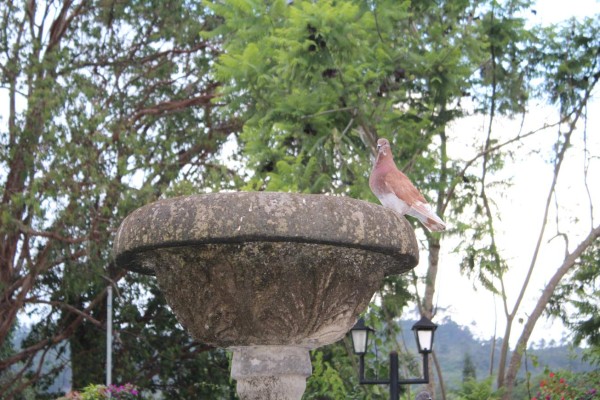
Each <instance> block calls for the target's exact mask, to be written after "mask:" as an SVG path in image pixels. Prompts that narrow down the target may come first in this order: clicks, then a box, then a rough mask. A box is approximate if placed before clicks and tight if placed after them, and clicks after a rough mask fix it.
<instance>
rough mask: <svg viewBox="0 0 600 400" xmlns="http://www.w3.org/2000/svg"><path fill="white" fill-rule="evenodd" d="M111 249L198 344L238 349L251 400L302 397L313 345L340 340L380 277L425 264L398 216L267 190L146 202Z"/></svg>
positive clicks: (243, 392) (343, 200)
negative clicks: (153, 283)
mask: <svg viewBox="0 0 600 400" xmlns="http://www.w3.org/2000/svg"><path fill="white" fill-rule="evenodd" d="M114 253H115V259H116V263H117V265H118V266H120V267H123V268H127V269H130V270H132V271H135V272H140V273H146V274H151V275H156V278H157V280H158V284H159V286H160V288H161V290H162V291H163V292H164V294H165V298H166V299H167V302H168V303H169V305H170V307H171V308H172V309H173V312H174V313H175V314H176V315H177V319H178V320H179V322H181V324H182V325H183V326H184V327H185V328H186V329H187V330H188V331H189V332H190V334H191V335H192V336H193V337H194V338H195V339H197V340H199V341H201V342H203V343H206V344H210V345H213V346H217V347H224V348H231V349H233V352H234V356H233V366H232V377H233V378H234V379H236V380H238V392H239V394H240V397H241V398H242V399H244V400H253V399H282V400H283V399H286V400H287V399H290V400H291V399H300V397H301V396H302V393H303V391H304V388H305V385H306V377H308V376H309V375H310V373H311V366H310V359H309V356H308V350H309V349H314V348H317V347H320V346H324V345H327V344H330V343H333V342H335V341H337V340H339V339H341V338H342V337H343V336H344V335H345V334H346V332H347V331H348V330H349V329H350V328H351V327H352V326H353V325H354V323H355V322H356V319H357V317H358V315H359V314H360V313H361V312H362V311H364V309H365V308H366V307H367V305H368V304H369V301H370V299H371V297H372V296H373V293H375V291H376V290H377V289H378V288H379V287H380V285H381V282H382V281H383V279H384V277H385V276H387V275H392V274H400V273H404V272H406V271H408V270H410V269H412V268H414V266H416V265H417V262H418V247H417V242H416V238H415V235H414V232H413V230H412V228H411V226H410V225H409V224H408V222H407V221H406V220H405V219H404V217H402V216H400V215H398V214H397V213H395V212H393V211H392V210H389V209H386V208H383V207H381V206H377V205H375V204H371V203H367V202H364V201H359V200H354V199H350V198H347V197H340V196H323V195H300V194H291V193H267V192H260V193H214V194H208V195H198V196H186V197H178V198H173V199H168V200H161V201H158V202H156V203H152V204H148V205H147V206H144V207H142V208H139V209H137V210H135V211H134V212H133V213H131V214H130V215H129V216H128V217H127V218H126V219H125V220H124V221H123V223H122V224H121V226H120V228H119V231H118V232H117V236H116V239H115V245H114Z"/></svg>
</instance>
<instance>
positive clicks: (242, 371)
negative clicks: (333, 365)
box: [231, 346, 312, 400]
mask: <svg viewBox="0 0 600 400" xmlns="http://www.w3.org/2000/svg"><path fill="white" fill-rule="evenodd" d="M231 350H233V360H232V364H231V377H232V378H233V379H235V380H236V381H237V393H238V396H239V397H240V399H241V400H300V399H301V398H302V394H303V393H304V390H305V389H306V378H308V377H309V376H310V374H311V372H312V367H311V364H310V355H309V352H308V349H306V348H302V347H293V346H248V347H234V348H232V349H231Z"/></svg>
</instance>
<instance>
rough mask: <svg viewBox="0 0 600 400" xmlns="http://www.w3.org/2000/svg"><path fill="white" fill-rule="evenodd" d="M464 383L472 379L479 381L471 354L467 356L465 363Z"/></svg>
mask: <svg viewBox="0 0 600 400" xmlns="http://www.w3.org/2000/svg"><path fill="white" fill-rule="evenodd" d="M462 376H463V383H464V382H466V381H468V380H470V379H472V380H477V372H476V370H475V364H473V360H472V359H471V354H469V353H467V354H465V359H464V361H463V373H462Z"/></svg>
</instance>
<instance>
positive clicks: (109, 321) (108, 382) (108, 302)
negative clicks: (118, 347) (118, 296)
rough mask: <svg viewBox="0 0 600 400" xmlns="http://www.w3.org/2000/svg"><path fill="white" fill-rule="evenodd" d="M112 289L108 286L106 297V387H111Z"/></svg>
mask: <svg viewBox="0 0 600 400" xmlns="http://www.w3.org/2000/svg"><path fill="white" fill-rule="evenodd" d="M112 303H113V288H112V286H109V287H108V289H107V295H106V387H109V386H110V385H112V334H113V329H112V314H113V304H112Z"/></svg>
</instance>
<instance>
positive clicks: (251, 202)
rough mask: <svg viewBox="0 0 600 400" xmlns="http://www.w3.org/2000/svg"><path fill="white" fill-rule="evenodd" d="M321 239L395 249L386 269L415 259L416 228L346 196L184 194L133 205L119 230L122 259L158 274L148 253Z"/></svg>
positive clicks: (399, 269)
mask: <svg viewBox="0 0 600 400" xmlns="http://www.w3.org/2000/svg"><path fill="white" fill-rule="evenodd" d="M261 241H263V242H296V243H317V244H319V243H322V244H332V245H335V246H345V247H353V248H360V249H364V250H370V251H373V252H377V253H382V254H385V255H388V256H390V259H389V260H388V262H387V263H386V265H385V266H384V270H385V274H386V275H388V274H400V273H403V272H406V271H407V270H409V269H410V268H412V267H414V266H415V265H416V262H417V259H418V251H417V244H416V239H415V236H414V232H413V230H412V228H411V227H410V225H409V224H408V222H407V221H406V220H405V219H404V217H402V216H399V215H398V214H396V213H395V212H393V211H392V210H389V209H386V208H383V207H382V206H379V205H375V204H372V203H368V202H365V201H360V200H355V199H351V198H348V197H341V196H326V195H303V194H297V193H271V192H237V193H213V194H205V195H195V196H185V197H177V198H172V199H167V200H161V201H157V202H155V203H151V204H148V205H146V206H144V207H141V208H139V209H137V210H135V211H134V212H132V213H131V214H130V215H129V216H128V217H127V218H126V219H125V220H124V221H123V223H122V224H121V227H120V228H119V231H118V232H117V236H116V240H115V245H114V254H115V256H116V261H117V264H118V265H121V266H124V267H125V268H128V269H131V270H133V271H138V272H144V273H154V265H153V263H151V262H147V258H146V257H144V252H145V251H147V250H151V249H155V248H166V247H180V246H188V245H196V244H215V243H221V244H232V243H247V242H261Z"/></svg>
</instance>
